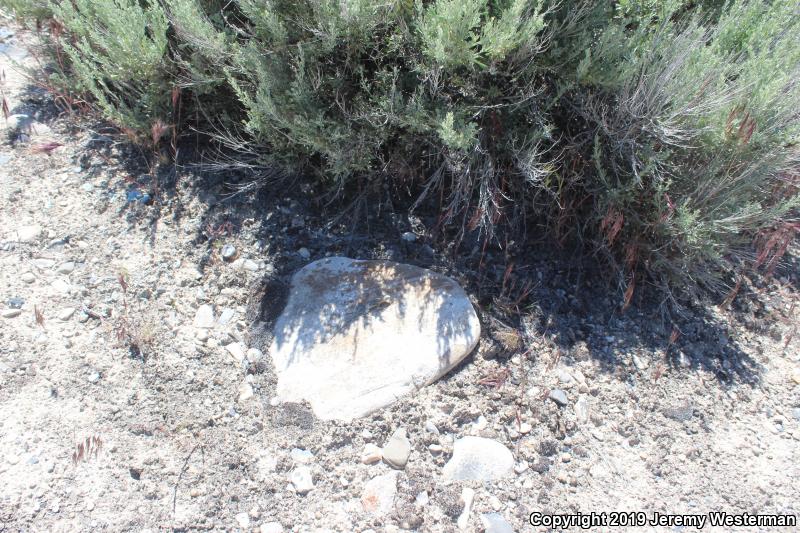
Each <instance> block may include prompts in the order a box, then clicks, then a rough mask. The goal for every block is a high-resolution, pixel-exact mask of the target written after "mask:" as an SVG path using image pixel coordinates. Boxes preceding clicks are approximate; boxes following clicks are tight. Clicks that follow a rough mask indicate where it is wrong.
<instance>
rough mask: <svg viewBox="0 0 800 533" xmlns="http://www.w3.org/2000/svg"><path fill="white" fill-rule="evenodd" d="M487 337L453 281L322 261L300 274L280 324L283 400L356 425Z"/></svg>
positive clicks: (276, 359) (398, 268) (277, 355)
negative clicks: (361, 418)
mask: <svg viewBox="0 0 800 533" xmlns="http://www.w3.org/2000/svg"><path fill="white" fill-rule="evenodd" d="M479 337H480V322H479V321H478V316H477V315H476V314H475V309H474V308H473V307H472V304H471V303H470V301H469V298H467V295H466V293H465V292H464V290H463V289H462V288H461V287H460V286H459V285H458V284H457V283H456V282H455V281H453V280H452V279H450V278H448V277H446V276H443V275H441V274H437V273H434V272H431V271H430V270H425V269H422V268H419V267H415V266H411V265H404V264H399V263H393V262H389V261H361V260H354V259H348V258H344V257H332V258H326V259H322V260H320V261H315V262H313V263H310V264H309V265H307V266H306V267H304V268H303V269H301V270H300V271H298V272H297V273H296V274H295V275H294V277H293V278H292V284H291V290H290V292H289V298H288V302H287V304H286V308H285V309H284V310H283V313H282V314H281V316H280V317H279V318H278V320H277V322H276V324H275V337H274V340H273V342H272V345H271V347H270V353H271V356H272V361H273V363H274V365H275V369H276V373H277V375H278V387H277V398H278V400H279V401H281V402H300V401H303V400H307V401H308V402H309V403H310V404H311V406H312V408H313V409H314V412H315V414H316V415H317V416H318V417H319V418H322V419H325V420H331V419H337V420H344V421H348V420H352V419H353V418H357V417H360V416H364V415H367V414H369V413H371V412H373V411H375V410H377V409H380V408H381V407H384V406H386V405H389V404H391V403H392V402H394V401H395V400H397V399H398V398H401V397H403V396H405V395H407V394H409V393H411V392H413V391H415V390H417V389H419V388H421V387H423V386H425V385H428V384H430V383H432V382H433V381H435V380H436V379H438V378H439V377H441V376H442V375H443V374H445V373H446V372H447V371H449V370H450V369H451V368H453V367H454V366H455V365H456V364H458V362H459V361H461V360H462V359H463V358H464V357H466V356H467V355H468V354H469V353H470V352H471V351H472V349H473V348H474V347H475V345H476V344H477V342H478V338H479Z"/></svg>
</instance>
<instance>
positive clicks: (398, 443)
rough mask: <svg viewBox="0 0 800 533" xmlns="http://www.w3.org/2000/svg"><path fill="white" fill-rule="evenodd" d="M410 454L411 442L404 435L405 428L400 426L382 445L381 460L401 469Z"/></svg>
mask: <svg viewBox="0 0 800 533" xmlns="http://www.w3.org/2000/svg"><path fill="white" fill-rule="evenodd" d="M409 455H411V442H409V440H408V437H406V430H405V429H404V428H400V429H398V430H397V431H395V432H394V434H393V435H392V436H391V437H390V438H389V440H388V441H386V444H384V445H383V460H384V461H386V464H388V465H389V466H391V467H392V468H397V469H398V470H402V469H403V468H405V467H406V463H408V456H409Z"/></svg>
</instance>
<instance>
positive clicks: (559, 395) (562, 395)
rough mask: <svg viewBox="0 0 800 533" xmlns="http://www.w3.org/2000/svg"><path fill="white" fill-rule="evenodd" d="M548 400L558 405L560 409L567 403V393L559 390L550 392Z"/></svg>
mask: <svg viewBox="0 0 800 533" xmlns="http://www.w3.org/2000/svg"><path fill="white" fill-rule="evenodd" d="M549 398H550V399H551V400H553V401H554V402H556V404H558V405H560V406H561V407H564V406H565V405H567V404H568V403H569V400H568V399H567V393H566V392H564V391H563V390H561V389H553V390H551V391H550V394H549Z"/></svg>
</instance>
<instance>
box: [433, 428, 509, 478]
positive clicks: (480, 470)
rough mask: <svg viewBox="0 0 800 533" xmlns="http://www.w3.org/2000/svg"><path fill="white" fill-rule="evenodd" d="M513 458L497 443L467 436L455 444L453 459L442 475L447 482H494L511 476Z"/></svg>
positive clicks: (445, 466) (506, 449)
mask: <svg viewBox="0 0 800 533" xmlns="http://www.w3.org/2000/svg"><path fill="white" fill-rule="evenodd" d="M513 467H514V456H513V455H511V452H510V451H509V450H508V448H506V447H505V446H503V445H502V444H500V443H499V442H497V441H496V440H492V439H486V438H483V437H464V438H461V439H458V440H457V441H455V443H454V444H453V457H451V458H450V460H449V461H448V462H447V464H446V465H444V469H443V470H442V473H443V475H444V478H445V479H446V480H447V481H461V480H477V481H491V480H495V479H500V478H503V477H505V476H507V475H509V474H511V472H512V469H513Z"/></svg>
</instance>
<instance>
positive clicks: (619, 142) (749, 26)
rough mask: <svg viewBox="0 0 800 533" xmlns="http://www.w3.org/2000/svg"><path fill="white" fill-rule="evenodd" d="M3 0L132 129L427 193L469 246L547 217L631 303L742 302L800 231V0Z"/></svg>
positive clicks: (68, 77)
mask: <svg viewBox="0 0 800 533" xmlns="http://www.w3.org/2000/svg"><path fill="white" fill-rule="evenodd" d="M0 2H2V3H3V4H5V5H6V7H10V8H11V9H14V10H15V11H16V12H17V13H18V15H19V16H20V17H21V18H23V19H32V18H36V17H39V18H48V17H49V18H51V19H52V20H53V21H54V23H51V25H50V27H51V31H50V33H49V43H50V49H51V51H53V53H54V55H56V54H59V55H62V54H61V51H63V55H64V56H65V57H66V60H65V61H63V60H62V62H61V64H62V66H63V68H61V69H59V70H57V71H56V72H55V73H54V74H53V77H54V80H55V81H54V84H56V85H58V84H60V85H61V86H64V87H67V88H69V89H70V90H72V91H79V92H84V93H88V94H90V95H91V96H92V97H93V99H94V101H95V102H96V103H97V107H98V108H99V109H100V110H101V111H102V112H103V113H104V114H105V115H106V116H107V117H108V118H109V119H111V120H112V121H115V122H117V123H118V124H120V125H121V126H124V127H126V128H133V129H139V130H142V131H150V129H151V128H152V126H153V124H156V123H158V124H174V125H175V126H176V127H178V128H181V127H183V128H186V127H187V126H194V127H195V128H198V127H199V128H201V129H202V128H203V127H205V128H207V129H213V131H216V132H217V134H218V137H219V138H220V139H221V140H223V141H225V142H226V143H227V144H229V145H230V147H231V148H232V149H234V150H235V151H236V152H235V153H238V154H240V157H241V160H242V161H245V160H246V161H247V162H249V163H251V164H260V165H277V166H280V167H283V168H290V169H293V170H298V171H300V170H301V171H303V172H307V173H311V174H313V175H316V176H317V177H318V179H319V180H320V182H321V183H324V184H326V185H327V186H328V187H330V190H332V191H346V190H348V189H350V188H352V187H354V186H355V185H354V184H358V186H362V187H363V186H364V184H367V185H378V186H382V187H388V189H389V190H391V191H393V192H394V194H397V195H402V194H408V192H409V191H410V192H411V193H412V194H413V195H416V198H417V199H418V201H421V200H422V199H424V198H429V199H434V200H433V201H438V202H440V204H441V205H440V207H441V222H442V223H448V224H451V225H452V226H453V227H454V228H456V230H457V231H458V232H459V233H460V234H463V233H464V232H468V231H483V232H485V235H486V236H487V238H492V237H493V236H496V233H495V232H496V231H497V230H498V229H499V230H501V231H508V232H515V233H517V234H519V233H521V232H526V231H527V232H528V233H530V230H532V229H534V228H537V227H541V225H544V226H545V227H547V228H548V229H549V230H550V232H551V235H552V236H554V237H555V238H556V239H557V240H558V241H559V242H566V241H567V240H578V241H579V242H584V243H586V244H587V245H590V246H592V247H593V249H594V250H595V251H596V253H597V257H598V258H600V260H601V261H603V262H604V264H607V265H609V266H611V267H612V269H613V271H614V272H616V274H617V279H618V280H619V283H620V292H621V293H622V294H624V300H625V302H626V303H627V302H628V301H629V300H630V295H631V294H632V293H633V291H634V289H635V288H636V287H641V286H643V285H648V284H650V285H655V286H657V287H659V288H660V289H663V291H664V292H663V294H665V295H666V296H667V300H668V301H669V302H671V303H677V300H676V299H675V297H676V296H686V295H694V296H696V295H699V294H701V293H706V292H707V291H709V290H710V291H711V292H712V293H716V294H725V292H726V291H728V290H729V288H730V286H731V285H732V283H733V282H735V280H736V278H737V276H739V275H742V274H743V273H745V272H746V271H747V270H753V269H758V268H760V267H765V268H769V267H771V266H774V262H775V260H776V259H777V258H779V257H780V255H782V253H783V252H784V251H785V249H786V247H787V246H788V243H789V242H790V241H791V240H792V239H793V238H794V236H795V235H796V233H797V231H798V228H800V221H799V220H798V202H800V195H799V194H798V176H799V175H800V163H799V161H798V159H799V154H800V151H799V149H798V140H799V139H798V138H799V137H800V113H799V112H798V110H800V82H798V79H800V41H798V40H797V37H796V36H797V35H798V34H800V12H798V10H797V7H796V4H795V3H794V2H792V1H791V0H770V1H758V0H729V1H727V2H723V1H720V0H706V1H701V2H697V1H689V0H666V1H655V0H618V1H616V2H603V1H599V0H584V1H582V2H556V1H553V0H432V1H431V0H425V1H422V0H396V1H388V2H387V1H381V2H376V1H374V0H301V1H286V0H232V1H230V2H228V1H226V2H221V1H218V0H161V2H159V1H157V0H71V1H70V2H60V1H57V0H50V1H49V2H48V1H47V0H0ZM52 28H57V31H53V30H52ZM55 82H57V83H55ZM176 91H180V92H181V94H185V95H191V98H184V100H185V101H187V102H192V105H194V106H195V112H194V113H184V114H183V115H182V116H183V117H188V118H191V117H199V116H202V117H204V119H203V121H202V123H201V124H200V123H195V124H188V123H187V122H186V120H187V119H186V118H184V119H183V120H184V124H176V122H178V117H176V113H175V109H174V107H175V94H176ZM193 120H196V119H193Z"/></svg>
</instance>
